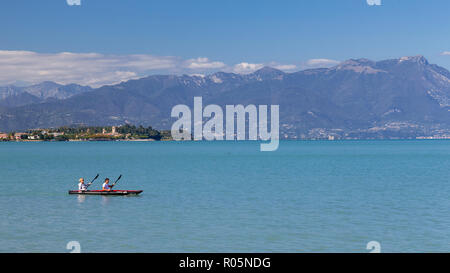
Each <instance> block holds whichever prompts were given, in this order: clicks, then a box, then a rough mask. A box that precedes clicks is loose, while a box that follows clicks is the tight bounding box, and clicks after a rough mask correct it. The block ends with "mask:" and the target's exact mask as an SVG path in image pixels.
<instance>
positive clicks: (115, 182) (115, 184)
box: [110, 175, 122, 189]
mask: <svg viewBox="0 0 450 273" xmlns="http://www.w3.org/2000/svg"><path fill="white" fill-rule="evenodd" d="M120 178H122V175H120V176H119V177H118V178H117V179H116V181H115V182H114V183H113V184H112V185H111V187H110V188H111V189H112V187H114V186H115V185H116V184H117V182H118V181H119V180H120Z"/></svg>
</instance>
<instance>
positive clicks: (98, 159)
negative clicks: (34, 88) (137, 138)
mask: <svg viewBox="0 0 450 273" xmlns="http://www.w3.org/2000/svg"><path fill="white" fill-rule="evenodd" d="M0 151H1V153H0V173H1V181H0V189H1V190H0V207H1V210H0V252H69V250H67V249H66V245H67V243H68V242H69V241H78V242H79V243H80V245H81V251H82V252H369V250H367V249H366V245H367V243H368V242H370V241H377V242H379V244H380V245H381V251H382V252H449V251H450V213H449V209H450V198H449V197H450V184H449V182H450V173H449V166H450V141H445V140H442V141H441V140H420V141H419V140H418V141H414V140H411V141H281V142H280V146H279V149H278V150H277V151H276V152H260V151H259V143H258V142H252V141H248V142H228V141H222V142H221V141H216V142H37V143H16V142H8V143H0ZM97 173H100V178H99V179H98V180H97V181H95V182H94V184H93V185H92V186H91V188H90V189H100V187H101V183H102V181H103V179H104V178H105V177H109V178H110V179H111V181H112V182H113V181H114V180H115V179H116V178H117V177H118V176H119V175H120V174H122V175H123V177H122V179H121V180H120V181H119V182H118V184H117V185H116V187H115V188H116V189H127V190H137V189H140V190H144V192H143V193H142V195H140V196H128V197H117V196H116V197H112V196H111V197H105V196H77V195H68V193H67V191H68V190H69V189H76V188H77V183H78V178H80V177H84V178H85V180H86V182H89V181H90V180H91V179H92V178H93V177H94V176H95V175H96V174H97Z"/></svg>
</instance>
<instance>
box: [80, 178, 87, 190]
mask: <svg viewBox="0 0 450 273" xmlns="http://www.w3.org/2000/svg"><path fill="white" fill-rule="evenodd" d="M78 181H79V182H80V183H78V190H79V191H85V190H87V187H86V184H84V178H80V179H78Z"/></svg>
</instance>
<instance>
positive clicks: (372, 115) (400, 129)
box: [0, 56, 450, 138]
mask: <svg viewBox="0 0 450 273" xmlns="http://www.w3.org/2000/svg"><path fill="white" fill-rule="evenodd" d="M49 90H53V89H49ZM11 93H12V91H11ZM50 93H51V92H50ZM30 94H33V95H34V96H36V97H38V96H37V95H36V94H38V93H36V92H31V93H30ZM194 96H202V97H203V103H204V104H205V105H206V104H218V105H222V106H224V105H226V104H243V105H247V104H256V105H258V104H269V105H270V104H278V105H280V123H281V124H280V130H281V133H282V136H283V137H287V138H324V137H327V136H329V135H333V136H335V137H337V138H386V137H388V138H392V137H394V138H396V137H398V138H410V137H417V136H430V135H441V136H442V135H449V136H450V112H449V110H450V72H449V71H448V70H446V69H444V68H442V67H439V66H437V65H433V64H429V63H428V61H427V60H426V59H425V58H424V57H423V56H414V57H402V58H399V59H391V60H384V61H378V62H375V61H371V60H368V59H352V60H348V61H345V62H342V63H340V64H339V65H337V66H335V67H332V68H320V69H310V70H304V71H300V72H295V73H284V72H282V71H280V70H277V69H274V68H270V67H264V68H262V69H260V70H258V71H256V72H254V73H251V74H246V75H241V74H233V73H224V72H219V73H214V74H211V75H207V76H187V75H183V76H174V75H155V76H149V77H146V78H142V79H139V80H131V81H128V82H124V83H121V84H118V85H113V86H104V87H101V88H98V89H95V90H93V91H92V92H80V93H79V94H77V95H73V96H69V97H68V98H66V99H62V100H61V99H59V100H54V101H48V102H44V103H33V104H28V105H25V106H19V107H13V108H7V109H3V110H1V109H0V130H2V131H11V130H22V129H27V128H38V127H57V126H62V125H76V124H84V125H118V124H123V123H133V124H142V125H152V126H153V127H155V128H159V129H169V128H170V126H171V125H172V123H173V121H174V119H172V118H170V112H171V109H172V107H173V106H174V105H177V104H187V105H192V104H193V97H194ZM40 97H41V98H42V97H45V96H40ZM53 97H55V96H53ZM30 101H31V100H30Z"/></svg>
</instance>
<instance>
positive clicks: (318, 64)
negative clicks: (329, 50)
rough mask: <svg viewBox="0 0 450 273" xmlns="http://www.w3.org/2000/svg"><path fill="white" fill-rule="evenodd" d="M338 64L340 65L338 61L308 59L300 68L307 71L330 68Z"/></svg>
mask: <svg viewBox="0 0 450 273" xmlns="http://www.w3.org/2000/svg"><path fill="white" fill-rule="evenodd" d="M339 63H340V62H339V61H336V60H330V59H310V60H308V61H306V62H305V63H304V64H303V65H302V68H305V69H308V68H323V67H331V66H335V65H337V64H339Z"/></svg>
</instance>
